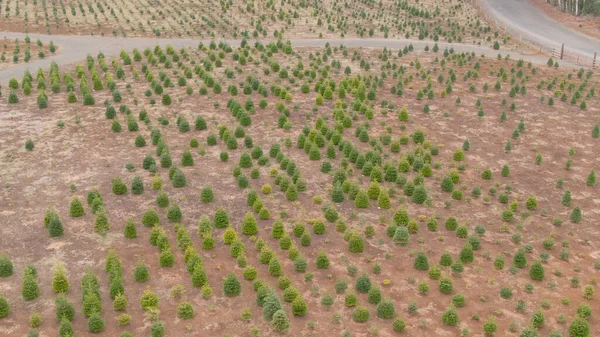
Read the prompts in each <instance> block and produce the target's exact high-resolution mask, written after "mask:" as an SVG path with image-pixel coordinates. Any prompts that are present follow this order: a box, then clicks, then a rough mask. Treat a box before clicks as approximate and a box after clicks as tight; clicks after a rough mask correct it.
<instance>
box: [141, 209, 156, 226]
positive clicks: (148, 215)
mask: <svg viewBox="0 0 600 337" xmlns="http://www.w3.org/2000/svg"><path fill="white" fill-rule="evenodd" d="M159 223H160V218H159V217H158V213H157V212H156V210H155V209H154V208H149V209H148V210H147V211H146V212H145V213H144V215H143V216H142V224H143V225H144V226H146V227H152V226H155V225H158V224H159Z"/></svg>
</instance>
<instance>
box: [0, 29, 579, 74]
mask: <svg viewBox="0 0 600 337" xmlns="http://www.w3.org/2000/svg"><path fill="white" fill-rule="evenodd" d="M26 35H29V37H30V38H31V39H32V40H36V39H40V40H41V41H43V42H50V41H54V43H55V44H56V45H57V46H58V48H59V49H58V54H56V55H51V56H48V57H46V58H45V59H41V60H34V61H31V62H29V63H19V64H15V65H11V66H10V67H9V68H7V69H3V70H0V84H2V83H8V81H9V80H10V79H11V78H13V77H14V78H21V77H22V76H23V73H24V72H25V70H27V69H29V70H30V71H32V72H33V71H37V69H38V68H43V69H48V68H49V67H50V64H51V63H52V62H53V61H55V62H56V63H58V64H59V65H66V64H72V63H77V62H83V61H84V60H85V58H86V56H87V55H88V54H91V55H93V56H96V55H97V54H98V53H99V52H102V53H104V54H105V55H107V56H110V55H118V54H119V53H120V52H121V50H128V51H131V50H133V49H134V48H138V49H140V50H141V49H144V48H146V47H154V46H155V45H157V44H159V45H163V46H164V45H167V44H171V45H172V46H173V47H175V48H182V47H190V46H197V45H198V44H199V43H200V42H202V43H204V44H208V43H210V40H195V39H161V38H124V37H100V36H64V35H62V36H61V35H42V34H25V33H14V32H0V37H7V38H11V39H15V38H19V39H24V38H25V36H26ZM271 41H273V40H263V41H261V42H263V43H268V42H271ZM225 42H227V43H229V44H230V45H231V46H238V45H239V44H240V42H241V40H225ZM328 42H329V43H330V44H331V45H344V46H346V47H353V48H359V47H363V48H384V47H387V48H393V49H397V48H404V46H406V45H408V44H412V45H413V46H414V47H415V49H424V48H425V46H429V47H430V48H431V47H432V46H433V44H434V42H431V41H419V40H394V39H358V38H346V39H335V40H326V39H292V40H291V43H292V45H293V46H294V47H323V46H325V44H326V43H328ZM438 46H439V47H440V49H441V50H443V49H445V48H454V50H455V51H457V52H469V53H470V52H475V53H476V54H477V55H485V56H486V57H496V56H497V55H498V53H499V52H500V53H502V54H503V55H506V54H507V53H508V54H510V55H511V58H513V59H523V60H525V61H531V62H532V63H535V64H545V63H546V62H547V60H548V57H547V56H543V55H521V54H515V53H510V52H507V51H503V50H500V51H498V50H493V49H491V48H487V47H481V46H476V45H469V44H460V43H456V44H455V43H444V42H438ZM565 64H567V65H568V63H565Z"/></svg>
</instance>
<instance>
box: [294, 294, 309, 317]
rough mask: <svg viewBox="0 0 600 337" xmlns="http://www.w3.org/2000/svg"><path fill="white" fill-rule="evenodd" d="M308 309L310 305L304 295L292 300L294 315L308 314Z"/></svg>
mask: <svg viewBox="0 0 600 337" xmlns="http://www.w3.org/2000/svg"><path fill="white" fill-rule="evenodd" d="M307 309H308V307H307V305H306V302H305V301H304V299H303V298H302V296H297V297H296V299H295V300H294V301H293V302H292V314H293V315H294V316H304V315H306V311H307Z"/></svg>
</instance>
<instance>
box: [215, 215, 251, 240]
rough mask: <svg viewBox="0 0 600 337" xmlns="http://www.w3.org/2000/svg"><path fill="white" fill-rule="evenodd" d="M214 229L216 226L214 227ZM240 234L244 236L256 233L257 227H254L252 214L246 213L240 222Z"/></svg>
mask: <svg viewBox="0 0 600 337" xmlns="http://www.w3.org/2000/svg"><path fill="white" fill-rule="evenodd" d="M215 227H216V225H215ZM242 233H244V234H245V235H254V234H256V233H258V226H257V225H256V219H255V218H254V214H252V212H246V215H245V216H244V220H243V222H242Z"/></svg>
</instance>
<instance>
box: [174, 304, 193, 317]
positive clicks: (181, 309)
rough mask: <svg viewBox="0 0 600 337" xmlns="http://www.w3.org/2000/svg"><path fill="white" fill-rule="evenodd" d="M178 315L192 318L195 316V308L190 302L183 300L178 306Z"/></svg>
mask: <svg viewBox="0 0 600 337" xmlns="http://www.w3.org/2000/svg"><path fill="white" fill-rule="evenodd" d="M177 317H179V318H181V319H191V318H193V317H194V308H193V307H192V305H191V304H190V303H188V302H181V303H179V305H178V306H177Z"/></svg>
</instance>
